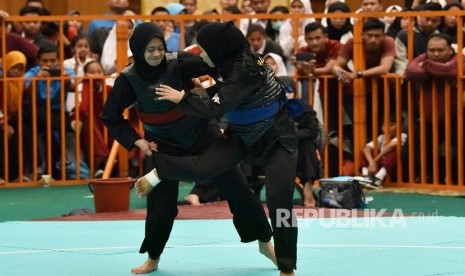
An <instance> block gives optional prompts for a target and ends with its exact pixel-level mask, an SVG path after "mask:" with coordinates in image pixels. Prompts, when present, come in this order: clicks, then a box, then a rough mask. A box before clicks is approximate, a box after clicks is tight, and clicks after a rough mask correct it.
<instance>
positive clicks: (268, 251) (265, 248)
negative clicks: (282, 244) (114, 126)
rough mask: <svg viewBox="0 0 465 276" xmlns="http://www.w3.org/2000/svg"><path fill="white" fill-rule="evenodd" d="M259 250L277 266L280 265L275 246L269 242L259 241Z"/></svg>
mask: <svg viewBox="0 0 465 276" xmlns="http://www.w3.org/2000/svg"><path fill="white" fill-rule="evenodd" d="M258 250H259V251H260V253H261V254H263V255H264V256H265V257H267V258H268V259H270V260H271V261H272V262H273V263H274V264H275V265H276V267H278V261H277V260H276V254H275V253H274V246H273V244H272V243H271V241H269V242H261V241H258Z"/></svg>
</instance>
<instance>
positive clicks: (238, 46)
mask: <svg viewBox="0 0 465 276" xmlns="http://www.w3.org/2000/svg"><path fill="white" fill-rule="evenodd" d="M197 42H198V44H199V48H200V56H201V57H202V59H203V60H204V62H205V63H206V64H208V65H209V66H210V67H212V68H217V69H218V70H219V76H220V77H221V79H220V78H218V79H217V81H216V84H215V86H213V87H210V88H208V89H207V91H206V92H207V93H208V94H209V95H210V97H212V96H213V95H214V94H217V95H218V99H219V101H218V102H215V101H212V100H210V99H202V98H201V97H199V96H198V95H197V94H194V93H191V92H189V91H181V93H179V91H176V89H173V88H171V87H170V86H168V85H161V86H160V87H159V88H157V89H156V90H157V95H158V96H159V97H160V98H159V99H160V100H169V101H170V102H175V103H178V106H179V108H180V110H182V111H183V112H184V113H185V114H195V115H196V116H199V117H203V118H221V117H222V116H224V115H225V116H226V117H227V118H228V121H229V127H228V128H227V129H226V130H225V132H224V135H223V136H222V137H221V138H220V139H217V140H216V141H215V143H212V145H211V147H210V148H209V149H208V150H207V151H205V152H204V153H203V154H202V155H199V156H191V157H184V158H183V157H175V156H168V155H165V154H160V153H155V154H154V155H153V160H154V161H155V164H156V166H155V167H156V169H154V170H153V171H152V172H149V173H148V174H147V175H145V176H144V177H141V178H139V179H138V181H137V182H136V192H138V193H139V195H142V196H143V195H145V194H147V193H148V192H149V191H150V190H151V189H152V187H157V186H158V183H160V182H159V181H160V179H173V178H175V179H176V178H179V179H185V180H204V179H208V177H210V176H211V175H212V173H211V172H214V173H215V174H218V173H221V172H223V171H225V170H226V169H228V168H231V167H233V166H236V165H237V164H238V163H239V161H241V160H243V159H244V158H246V157H250V158H252V159H254V160H256V161H257V162H258V163H257V164H262V165H264V167H265V185H266V198H267V204H268V209H269V212H270V218H271V222H272V227H273V237H274V241H275V252H276V258H277V261H278V268H279V269H280V271H281V275H294V272H293V271H294V269H295V267H296V256H297V225H295V223H294V224H293V223H292V222H293V221H294V222H295V220H294V219H295V216H294V214H293V212H292V206H293V203H292V198H293V190H294V184H293V183H294V177H295V170H296V162H297V137H296V133H295V128H294V120H293V118H292V117H291V116H290V115H289V114H288V110H289V109H290V108H289V107H288V108H285V107H284V105H285V104H286V101H287V99H286V96H285V91H284V87H283V86H282V85H281V83H279V82H278V81H277V80H276V78H275V76H274V72H273V71H272V69H271V68H270V67H269V66H268V65H266V64H265V63H264V61H263V59H262V58H260V57H259V56H258V55H256V54H254V53H252V52H251V51H250V50H249V49H248V47H247V46H246V39H245V37H244V35H243V34H242V32H241V31H240V30H239V29H238V28H237V27H235V26H234V22H232V21H229V22H226V23H219V22H218V23H217V22H215V23H210V24H208V25H206V26H204V27H203V28H202V29H201V30H200V31H199V33H198V34H197ZM291 110H293V111H294V114H293V115H295V116H299V115H301V114H302V112H301V111H302V110H301V109H299V108H297V109H291ZM299 113H300V114H299Z"/></svg>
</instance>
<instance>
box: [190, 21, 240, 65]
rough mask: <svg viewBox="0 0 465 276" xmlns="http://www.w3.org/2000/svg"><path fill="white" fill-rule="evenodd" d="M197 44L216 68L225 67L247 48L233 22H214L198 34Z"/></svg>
mask: <svg viewBox="0 0 465 276" xmlns="http://www.w3.org/2000/svg"><path fill="white" fill-rule="evenodd" d="M197 43H198V44H199V45H200V46H201V47H202V48H203V49H204V50H205V52H207V55H208V56H209V57H210V59H211V61H212V62H213V64H215V66H216V67H223V65H225V64H228V63H229V62H230V61H231V60H232V59H236V58H237V57H238V56H239V55H240V54H241V53H242V52H243V51H244V50H245V48H246V46H245V45H246V43H247V41H246V39H245V37H244V34H242V32H241V30H239V29H238V28H237V27H236V26H234V22H233V21H229V22H226V23H222V22H212V23H209V24H207V25H205V26H203V27H202V28H201V29H200V30H199V32H198V34H197Z"/></svg>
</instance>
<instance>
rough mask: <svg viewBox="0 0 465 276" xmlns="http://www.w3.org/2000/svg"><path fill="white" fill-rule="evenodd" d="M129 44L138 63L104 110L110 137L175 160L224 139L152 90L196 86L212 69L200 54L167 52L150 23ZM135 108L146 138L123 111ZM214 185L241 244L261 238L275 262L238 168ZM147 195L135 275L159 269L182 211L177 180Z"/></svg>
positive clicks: (213, 126)
mask: <svg viewBox="0 0 465 276" xmlns="http://www.w3.org/2000/svg"><path fill="white" fill-rule="evenodd" d="M129 45H130V47H131V51H132V53H133V55H134V63H133V64H130V65H128V66H127V67H126V68H124V69H123V70H122V71H121V74H120V76H118V78H117V79H116V80H115V84H114V87H113V90H112V93H110V94H109V96H108V99H107V101H106V103H105V105H104V108H103V112H102V120H103V122H104V124H105V125H106V126H107V128H108V130H109V132H110V134H111V136H113V138H115V139H116V140H117V141H118V142H119V143H120V144H121V145H122V146H123V147H125V148H126V149H127V150H131V149H132V148H134V147H138V148H139V149H141V150H142V151H143V152H144V153H145V154H146V155H147V156H151V155H152V151H153V150H154V149H155V147H157V150H158V151H159V152H163V153H167V154H172V155H177V156H185V155H197V154H200V153H201V152H203V151H204V150H205V149H206V148H207V146H208V145H210V144H211V143H213V141H214V140H215V139H217V138H218V137H220V135H221V131H220V129H219V127H218V123H217V122H216V121H214V120H211V119H204V118H200V117H197V116H189V115H185V114H183V113H181V112H180V111H179V109H178V108H177V106H176V104H174V103H172V102H170V101H161V100H159V99H158V97H157V96H156V95H155V93H154V91H155V87H158V86H159V85H160V84H162V83H163V84H168V85H170V86H171V87H174V88H176V89H178V90H183V89H186V90H187V89H189V88H190V86H192V87H193V83H192V81H191V79H192V78H193V77H196V76H198V75H204V74H206V73H207V71H208V69H209V68H208V67H207V66H206V65H205V64H204V63H203V62H202V60H201V59H200V57H199V56H198V55H192V54H189V53H186V52H179V53H166V51H165V50H166V44H165V40H164V38H163V32H162V30H161V29H160V28H159V27H158V26H156V25H155V24H154V23H152V22H146V23H142V24H140V25H139V26H138V27H136V29H135V30H134V33H133V35H132V37H131V38H130V40H129ZM131 105H133V106H134V107H135V109H136V110H137V113H138V115H139V119H140V120H141V121H142V125H143V127H144V132H145V137H144V138H141V137H140V136H139V135H138V134H137V132H136V131H135V129H134V128H132V127H131V126H130V124H129V122H128V120H127V119H125V118H124V117H123V111H124V110H125V109H126V108H127V107H129V106H131ZM154 142H155V143H156V146H155V144H154ZM170 179H175V178H170ZM212 181H214V183H215V184H217V186H218V188H219V190H220V192H221V193H222V194H223V195H224V196H225V197H226V198H227V200H228V203H229V204H230V209H231V212H232V213H233V222H234V225H235V227H236V230H237V231H238V232H239V235H240V237H241V241H242V242H251V241H254V240H257V239H258V240H259V241H260V242H259V245H260V252H261V253H262V254H264V255H266V256H267V257H269V258H270V259H272V260H274V258H275V257H274V255H271V254H272V253H274V251H273V246H272V245H271V242H270V240H271V228H270V225H269V223H268V220H267V218H266V216H265V213H264V210H263V207H262V206H261V204H260V203H259V202H258V201H257V200H256V199H255V198H254V195H253V194H252V193H251V191H250V190H249V188H248V187H247V181H246V179H245V177H244V176H243V175H242V174H241V173H240V170H239V169H238V168H232V166H231V167H229V168H228V170H224V171H223V172H222V173H221V174H218V175H217V176H216V177H213V178H212ZM146 195H147V219H146V224H145V239H144V241H143V243H142V246H141V248H140V251H139V252H140V253H145V252H148V259H147V261H146V262H145V263H143V264H142V265H141V266H139V267H136V268H134V269H132V271H131V272H132V273H134V274H144V273H149V272H151V271H153V270H156V269H157V268H158V262H159V261H160V255H161V253H162V252H163V249H164V247H165V244H166V242H167V240H168V238H169V235H170V232H171V229H172V226H173V221H174V219H175V217H176V215H177V213H178V209H177V198H178V181H174V180H164V181H162V182H161V183H160V184H159V185H157V187H156V188H153V189H152V190H151V192H150V193H149V194H144V196H146ZM274 261H275V260H274Z"/></svg>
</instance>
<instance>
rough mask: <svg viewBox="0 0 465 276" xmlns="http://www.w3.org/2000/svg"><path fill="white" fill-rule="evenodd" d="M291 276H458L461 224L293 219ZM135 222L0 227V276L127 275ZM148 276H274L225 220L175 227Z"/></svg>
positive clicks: (463, 243)
mask: <svg viewBox="0 0 465 276" xmlns="http://www.w3.org/2000/svg"><path fill="white" fill-rule="evenodd" d="M299 224H300V225H299V226H300V228H299V244H298V245H299V247H298V264H297V266H298V270H297V271H296V274H297V275H325V276H326V275H370V276H373V275H465V267H464V265H463V263H464V261H465V235H464V229H465V218H456V217H417V218H413V217H410V218H400V219H399V218H389V217H383V218H353V219H330V218H328V219H318V220H316V219H299ZM143 229H144V222H143V221H105V222H16V221H11V222H3V223H0V237H1V238H0V275H15V276H22V275H31V276H32V275H34V276H39V275H47V276H49V275H67V276H69V275H76V276H78V275H79V276H82V275H112V276H114V275H130V269H131V268H132V267H134V266H137V265H139V264H141V263H143V262H144V261H145V259H146V255H142V254H139V253H138V249H139V245H140V242H141V241H142V237H143ZM152 274H153V275H173V276H174V275H230V276H233V275H234V276H235V275H251V276H252V275H253V276H261V275H278V274H279V273H278V270H277V269H276V268H275V267H274V266H273V264H272V263H271V262H270V261H269V260H267V259H266V258H265V257H263V256H261V255H260V254H259V253H258V245H257V243H250V244H242V243H240V242H239V238H238V235H237V234H236V232H235V230H234V227H233V225H232V221H231V220H178V221H176V222H175V225H174V229H173V232H172V235H171V238H170V240H169V242H168V246H167V248H166V249H165V252H164V253H163V255H162V258H161V261H160V265H159V269H158V270H157V271H156V272H154V273H152Z"/></svg>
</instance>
